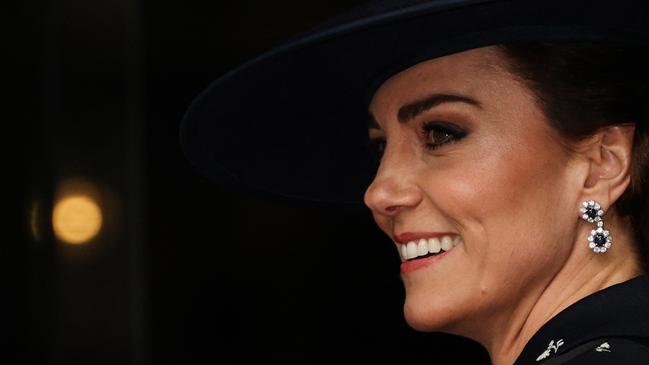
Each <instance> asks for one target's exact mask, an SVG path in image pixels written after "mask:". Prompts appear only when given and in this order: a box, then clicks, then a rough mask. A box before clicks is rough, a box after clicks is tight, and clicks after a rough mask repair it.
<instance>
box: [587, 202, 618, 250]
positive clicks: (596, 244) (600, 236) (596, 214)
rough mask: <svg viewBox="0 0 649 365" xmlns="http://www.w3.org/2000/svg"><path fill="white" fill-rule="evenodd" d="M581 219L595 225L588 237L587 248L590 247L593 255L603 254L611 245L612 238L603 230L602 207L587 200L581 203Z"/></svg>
mask: <svg viewBox="0 0 649 365" xmlns="http://www.w3.org/2000/svg"><path fill="white" fill-rule="evenodd" d="M579 211H580V212H581V218H582V219H583V220H585V221H587V222H588V223H595V224H596V225H597V228H596V229H593V230H592V231H590V235H589V236H588V247H590V248H591V249H592V250H593V252H595V253H604V252H606V251H607V250H608V249H609V248H611V244H613V238H612V237H611V234H610V232H609V231H608V230H606V229H605V228H604V219H603V218H602V216H603V215H604V210H602V206H601V205H600V204H599V203H598V202H596V201H594V200H588V201H585V202H583V203H581V209H580V210H579Z"/></svg>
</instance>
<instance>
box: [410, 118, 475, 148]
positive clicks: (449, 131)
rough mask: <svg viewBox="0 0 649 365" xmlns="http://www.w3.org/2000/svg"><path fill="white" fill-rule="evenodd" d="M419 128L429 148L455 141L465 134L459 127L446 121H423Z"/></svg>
mask: <svg viewBox="0 0 649 365" xmlns="http://www.w3.org/2000/svg"><path fill="white" fill-rule="evenodd" d="M420 129H421V130H422V131H423V136H422V137H423V140H424V141H425V144H426V148H428V149H429V150H436V149H438V148H439V147H441V146H443V145H445V144H447V143H455V142H457V141H459V140H460V139H462V138H464V137H466V135H467V133H466V131H464V130H463V129H461V128H460V127H458V126H456V125H453V124H451V123H446V122H425V123H423V124H422V127H421V128H420Z"/></svg>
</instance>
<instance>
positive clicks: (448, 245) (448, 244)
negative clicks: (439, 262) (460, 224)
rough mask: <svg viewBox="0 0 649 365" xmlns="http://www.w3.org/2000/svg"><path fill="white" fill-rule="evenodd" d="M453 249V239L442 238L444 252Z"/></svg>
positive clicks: (448, 237)
mask: <svg viewBox="0 0 649 365" xmlns="http://www.w3.org/2000/svg"><path fill="white" fill-rule="evenodd" d="M452 248H453V239H452V238H451V237H450V236H444V237H442V250H444V251H450V250H451V249H452Z"/></svg>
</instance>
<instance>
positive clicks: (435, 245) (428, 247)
mask: <svg viewBox="0 0 649 365" xmlns="http://www.w3.org/2000/svg"><path fill="white" fill-rule="evenodd" d="M461 240H462V238H461V237H460V236H458V235H445V236H442V237H434V238H420V239H418V240H414V241H410V242H408V243H404V244H399V243H397V248H398V250H399V255H400V256H401V261H402V262H406V261H412V260H417V259H422V258H425V257H431V256H436V255H439V254H442V253H444V252H448V251H450V250H452V249H453V248H454V247H455V246H457V245H458V244H459V243H460V241H461Z"/></svg>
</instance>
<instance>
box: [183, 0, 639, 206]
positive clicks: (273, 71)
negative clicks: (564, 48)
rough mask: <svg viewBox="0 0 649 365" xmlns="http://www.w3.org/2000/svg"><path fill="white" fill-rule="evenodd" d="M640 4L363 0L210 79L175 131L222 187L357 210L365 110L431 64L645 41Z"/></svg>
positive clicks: (365, 153) (629, 0)
mask: <svg viewBox="0 0 649 365" xmlns="http://www.w3.org/2000/svg"><path fill="white" fill-rule="evenodd" d="M648 24H649V2H645V1H637V0H618V1H592V0H491V1H489V0H429V1H423V0H402V1H398V0H383V1H381V0H379V1H369V2H368V3H367V4H366V5H365V6H362V7H359V8H356V9H355V10H352V11H351V12H349V13H346V14H343V15H341V16H339V17H337V18H334V19H332V20H331V21H329V22H327V23H325V24H323V25H321V26H319V27H317V28H315V29H313V30H312V31H310V32H308V33H305V34H302V35H300V36H297V37H294V38H293V39H291V40H289V41H287V42H286V43H284V44H282V45H280V46H278V47H276V48H274V49H272V50H271V51H269V52H267V53H265V54H262V55H260V56H259V57H257V58H255V59H253V60H251V61H249V62H247V63H245V64H243V65H241V66H240V67H238V68H236V69H235V70H232V71H231V72H229V73H227V74H225V75H223V76H222V77H221V78H219V79H218V80H216V81H214V82H213V83H212V84H211V85H210V86H209V88H207V89H206V90H205V91H204V92H203V93H202V94H201V95H199V96H198V97H197V98H196V99H195V101H194V102H193V103H192V105H191V106H190V107H189V109H188V111H187V113H186V114H185V117H184V119H183V121H182V125H181V144H182V147H183V150H184V152H185V154H186V156H187V158H188V159H189V160H190V161H191V162H192V164H193V165H194V166H195V167H196V168H197V169H198V170H199V171H200V172H201V173H202V174H204V175H205V176H207V177H208V178H209V179H210V180H212V181H214V182H215V183H217V184H219V185H221V186H223V187H226V188H228V189H237V190H247V191H251V192H268V193H272V194H275V195H280V196H286V197H291V198H300V199H308V200H316V201H326V202H337V203H360V202H362V198H363V193H364V191H365V189H366V188H367V186H368V184H369V183H370V182H371V180H372V178H373V176H374V174H375V172H376V168H377V166H378V164H377V161H376V158H375V156H374V155H373V153H372V151H371V149H370V145H369V140H368V133H367V121H368V112H367V107H368V104H369V101H370V98H371V96H372V95H373V93H374V91H375V90H376V89H377V88H378V86H380V84H381V83H382V82H383V81H385V80H386V79H387V78H389V77H390V76H392V75H394V74H396V73H398V72H399V71H401V70H404V69H406V68H408V67H410V66H413V65H414V64H416V63H419V62H421V61H424V60H426V59H430V58H435V57H440V56H443V55H448V54H452V53H456V52H460V51H464V50H468V49H472V48H478V47H482V46H488V45H494V44H501V43H515V42H528V41H607V42H621V43H629V44H635V45H640V46H647V45H648V44H649V25H648Z"/></svg>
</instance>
